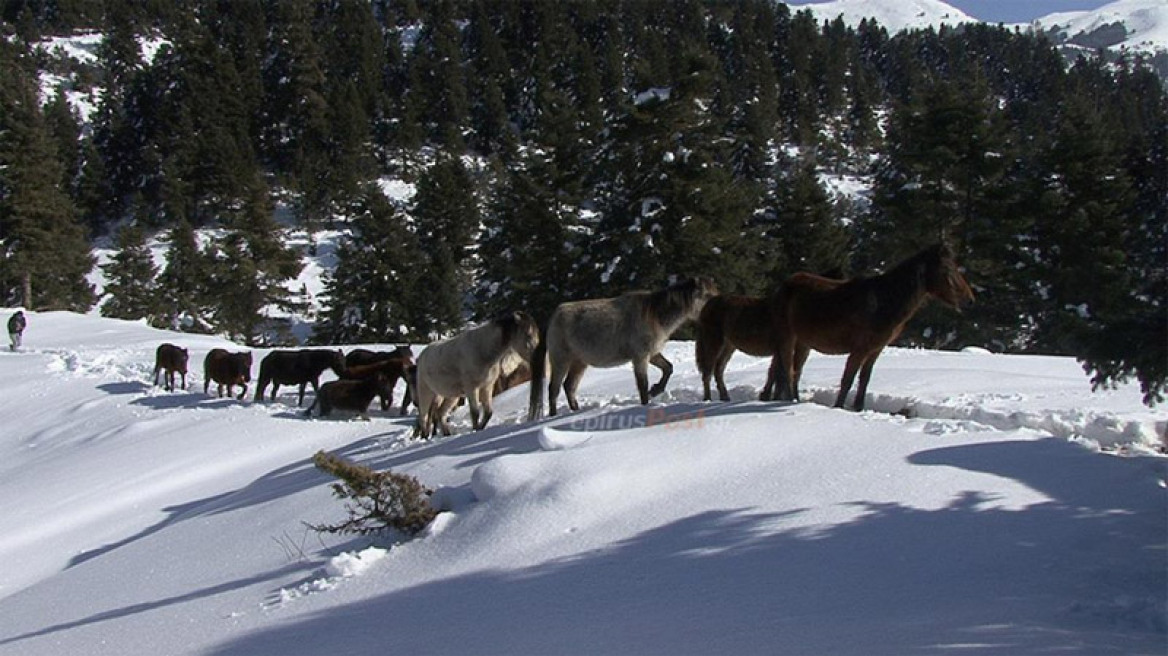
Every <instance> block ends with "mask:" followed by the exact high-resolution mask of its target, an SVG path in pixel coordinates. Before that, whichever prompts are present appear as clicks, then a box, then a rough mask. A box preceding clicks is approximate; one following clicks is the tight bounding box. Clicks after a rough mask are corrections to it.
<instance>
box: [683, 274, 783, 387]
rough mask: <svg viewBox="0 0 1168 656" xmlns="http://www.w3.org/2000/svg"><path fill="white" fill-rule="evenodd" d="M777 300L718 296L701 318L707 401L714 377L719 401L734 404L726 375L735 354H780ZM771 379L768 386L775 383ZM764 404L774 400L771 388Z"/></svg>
mask: <svg viewBox="0 0 1168 656" xmlns="http://www.w3.org/2000/svg"><path fill="white" fill-rule="evenodd" d="M777 309H778V305H777V296H776V295H772V296H738V295H732V294H727V295H723V296H715V297H714V298H712V299H710V300H709V302H707V303H706V306H705V307H704V308H702V313H701V315H700V316H699V317H698V339H697V343H696V344H695V347H696V350H697V364H698V371H700V372H701V374H702V389H703V394H704V396H703V397H702V398H703V399H704V400H706V401H709V400H710V377H711V376H712V377H713V378H714V381H715V382H716V383H717V385H718V398H719V399H721V400H723V401H729V400H730V393H729V392H728V391H726V382H725V381H724V380H723V374H724V373H725V371H726V363H728V362H730V357H731V356H733V355H734V352H735V351H742V352H743V353H746V354H748V355H753V356H756V357H763V356H767V355H774V354H775V352H776V351H777V350H778V346H779V343H778V335H777V333H776V330H775V326H776V325H777V321H776V319H777ZM771 382H772V381H770V380H769V379H768V383H771ZM761 396H762V398H763V400H770V397H771V389H770V385H768V386H767V387H766V388H764V389H763V392H762V395H761Z"/></svg>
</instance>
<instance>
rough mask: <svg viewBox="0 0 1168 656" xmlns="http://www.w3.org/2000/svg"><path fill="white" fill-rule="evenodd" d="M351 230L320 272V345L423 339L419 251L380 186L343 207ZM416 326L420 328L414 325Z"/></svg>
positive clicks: (426, 292) (424, 304)
mask: <svg viewBox="0 0 1168 656" xmlns="http://www.w3.org/2000/svg"><path fill="white" fill-rule="evenodd" d="M346 213H347V214H348V216H350V217H351V220H350V224H349V227H350V233H349V236H348V238H346V239H344V240H342V241H341V242H340V244H338V246H337V252H336V258H337V266H336V267H335V268H334V269H333V270H332V271H331V272H328V273H327V274H326V276H325V291H324V305H325V309H324V312H323V320H322V321H321V322H320V323H319V324H318V325H317V327H316V329H315V330H314V335H313V341H315V342H317V343H323V344H352V343H360V342H382V343H385V342H401V341H424V340H426V339H429V335H428V334H427V333H426V332H425V331H426V330H428V326H426V325H425V323H424V322H423V320H422V318H423V317H425V316H426V315H427V314H428V312H429V305H428V303H427V302H426V301H427V297H428V295H429V290H428V289H425V288H423V287H422V286H421V284H420V280H419V277H420V274H421V272H422V271H423V270H424V266H425V263H424V262H422V258H423V257H424V254H422V253H421V252H420V250H419V249H418V247H417V244H416V241H415V239H414V236H413V234H412V233H411V232H410V231H409V230H408V229H407V227H406V224H405V219H404V217H403V216H401V215H400V214H399V213H398V212H397V210H395V209H394V207H393V205H392V204H390V203H389V201H388V200H387V199H386V198H385V196H384V194H382V193H381V190H380V189H378V188H377V187H376V186H374V185H367V186H366V187H364V189H363V190H362V194H361V195H360V196H358V197H357V198H356V199H355V201H354V203H353V204H352V205H351V206H350V207H349V208H348V210H347V212H346ZM419 326H422V327H423V330H419Z"/></svg>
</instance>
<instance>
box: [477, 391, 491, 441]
mask: <svg viewBox="0 0 1168 656" xmlns="http://www.w3.org/2000/svg"><path fill="white" fill-rule="evenodd" d="M493 388H494V385H483V386H482V387H480V388H479V389H478V394H479V405H480V406H481V407H482V409H483V411H482V412H483V415H482V421H481V422H480V423H479V427H478V428H477V429H476V430H482V429H484V428H486V427H487V422H489V421H491V416H492V415H494V414H495V410H494V397H495V394H494V391H495V390H494V389H493Z"/></svg>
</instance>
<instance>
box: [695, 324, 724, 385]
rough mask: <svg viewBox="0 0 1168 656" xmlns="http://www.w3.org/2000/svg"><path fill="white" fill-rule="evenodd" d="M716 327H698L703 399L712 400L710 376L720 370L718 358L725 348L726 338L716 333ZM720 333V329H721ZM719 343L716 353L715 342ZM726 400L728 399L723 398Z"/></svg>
mask: <svg viewBox="0 0 1168 656" xmlns="http://www.w3.org/2000/svg"><path fill="white" fill-rule="evenodd" d="M714 332H715V329H714V327H713V326H706V325H702V326H700V327H699V328H698V341H697V345H696V347H695V349H696V351H697V361H698V371H699V372H701V374H702V400H703V401H712V400H713V397H712V396H711V394H710V378H712V377H713V376H714V375H715V372H716V371H717V370H718V358H719V356H721V354H722V349H724V348H725V340H723V339H721V337H722V336H721V334H718V335H717V336H715V335H714ZM719 333H720V331H719ZM715 343H717V344H718V349H717V351H716V352H715V353H713V354H711V351H714V350H715V349H714V344H715ZM722 400H723V401H725V400H726V399H722Z"/></svg>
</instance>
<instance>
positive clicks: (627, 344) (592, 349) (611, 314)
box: [528, 277, 718, 420]
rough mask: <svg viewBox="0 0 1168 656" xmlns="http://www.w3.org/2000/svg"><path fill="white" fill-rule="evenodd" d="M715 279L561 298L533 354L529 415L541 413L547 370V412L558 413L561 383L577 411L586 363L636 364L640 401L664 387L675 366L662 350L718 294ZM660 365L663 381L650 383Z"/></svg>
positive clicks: (634, 366)
mask: <svg viewBox="0 0 1168 656" xmlns="http://www.w3.org/2000/svg"><path fill="white" fill-rule="evenodd" d="M717 293H718V288H717V286H716V285H715V284H714V281H713V280H711V279H709V278H705V277H697V278H686V279H684V280H682V281H680V282H677V283H675V284H673V285H670V286H668V287H665V288H663V289H659V290H657V291H653V292H649V291H635V292H627V293H625V294H622V295H620V296H617V297H615V298H600V299H592V300H586V301H573V302H569V303H561V304H560V305H559V306H558V307H556V309H555V311H554V312H552V316H551V319H549V320H548V327H547V337H546V339H544V341H543V343H542V344H541V345H540V348H539V349H537V352H536V354H535V356H534V357H533V359H532V376H531V404H530V407H529V409H528V419H529V420H534V419H538V418H539V417H540V415H542V414H543V378H544V372H545V371H548V375H547V378H548V397H549V398H548V411H549V413H550V414H551V415H555V414H556V400H557V398H558V397H559V395H560V389H561V388H563V390H564V394H565V396H566V397H567V399H568V406H569V407H570V408H571V409H572V410H579V409H580V405H579V404H578V403H577V402H576V388H577V386H578V385H579V384H580V378H581V376H583V375H584V370H585V369H587V368H588V367H590V366H591V367H616V366H620V365H622V364H625V363H626V362H632V363H633V375H634V377H635V378H636V382H637V392H638V393H640V396H641V404H642V405H644V404H647V403H649V399H650V398H651V397H654V396H657V395H658V394H660V393H661V392H663V391H665V385H666V384H667V383H668V382H669V377H670V375H672V373H673V365H672V364H671V363H670V362H669V360H666V359H665V356H663V355H661V349H662V348H664V347H665V342H666V341H668V340H669V338H670V336H671V335H673V333H674V331H676V330H677V329H678V328H679V327H681V325H682V324H683V323H685V322H686V321H692V320H695V319H696V318H697V316H698V314H699V313H700V312H701V311H702V307H703V306H704V305H705V304H706V301H707V300H709V299H710V298H711V297H713V296H715V295H717ZM650 364H652V365H653V366H655V367H657V368H658V369H660V370H661V380H659V381H657V384H655V385H653V387H652V388H651V389H650V387H649V373H648V369H649V365H650Z"/></svg>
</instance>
